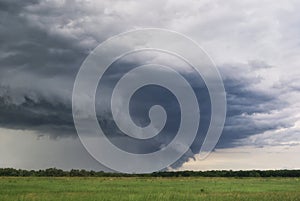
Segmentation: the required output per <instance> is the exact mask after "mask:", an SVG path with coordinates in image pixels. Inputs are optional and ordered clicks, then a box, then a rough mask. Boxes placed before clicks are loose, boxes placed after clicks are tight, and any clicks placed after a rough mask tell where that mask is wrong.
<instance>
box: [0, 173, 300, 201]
mask: <svg viewBox="0 0 300 201" xmlns="http://www.w3.org/2000/svg"><path fill="white" fill-rule="evenodd" d="M0 200H1V201H6V200H9V201H25V200H36V201H49V200H61V201H68V200H72V201H73V200H75V201H76V200H78V201H85V200H116V201H121V200H142V201H146V200H171V201H176V200H180V201H182V200H221V201H222V200H232V201H239V200H256V201H264V200H270V201H275V200H278V201H283V200H299V201H300V178H207V177H206V178H203V177H189V178H187V177H182V178H180V177H177V178H159V177H149V178H142V177H130V178H126V177H0Z"/></svg>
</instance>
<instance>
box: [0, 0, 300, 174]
mask: <svg viewBox="0 0 300 201" xmlns="http://www.w3.org/2000/svg"><path fill="white" fill-rule="evenodd" d="M299 9H300V2H299V1H297V0H294V1H293V0H284V1H277V2H276V4H275V3H274V1H271V0H269V1H268V0H266V1H261V0H251V1H250V0H249V1H247V0H246V1H238V0H229V1H226V2H224V1H221V0H219V1H217V0H216V1H214V0H213V1H210V0H200V1H199V0H187V1H180V0H174V1H172V0H168V1H153V0H143V1H137V0H136V1H108V0H107V1H105V0H101V1H96V0H95V1H93V0H77V1H75V0H74V1H71V0H51V1H50V0H44V1H42V0H41V1H39V0H24V1H21V0H20V1H16V0H0V167H14V168H27V169H38V168H48V167H58V168H64V169H72V168H87V169H95V170H107V169H106V168H105V167H103V166H102V165H101V164H99V163H98V162H96V161H95V160H94V159H92V157H91V156H89V154H88V153H87V152H86V151H85V149H84V147H83V146H82V145H81V143H80V141H79V139H78V138H77V134H76V132H75V129H74V124H73V119H72V109H71V108H72V107H71V97H72V89H73V84H74V80H75V76H76V74H77V72H78V70H79V67H80V66H81V64H82V62H83V61H84V59H85V58H86V56H87V55H88V54H89V53H90V52H91V50H93V49H94V48H95V47H96V46H97V45H99V44H100V43H101V42H103V41H104V40H105V39H107V38H109V37H111V36H113V35H116V34H119V33H121V32H124V31H128V30H132V29H137V28H146V27H147V28H148V27H155V28H164V29H170V30H174V31H178V32H180V33H183V34H185V35H186V36H188V37H190V38H192V39H193V40H195V41H196V42H197V43H198V44H199V45H200V46H201V47H202V48H203V49H204V50H205V51H206V52H207V53H208V54H209V55H210V57H211V58H212V59H213V61H214V62H215V64H216V66H217V68H218V69H219V71H220V74H221V76H222V78H223V81H224V86H225V90H226V93H227V101H228V102H227V119H226V123H225V128H224V131H223V134H222V136H221V138H220V140H219V143H218V145H217V147H216V150H215V152H214V153H212V154H211V155H210V156H209V157H208V158H207V159H206V160H204V161H203V160H199V159H197V154H198V153H197V151H199V150H198V148H199V147H200V146H201V145H198V144H197V143H196V144H195V143H194V144H193V146H192V148H191V152H189V153H187V154H186V157H185V158H182V160H181V161H180V162H179V163H178V164H177V165H175V166H174V167H173V168H179V169H193V170H201V169H253V168H255V169H274V168H276V169H278V168H300V159H298V157H297V156H299V154H300V79H299V78H300V67H299V66H300V59H299V54H300V37H299V36H300V12H299ZM135 62H136V63H139V62H140V61H135ZM119 65H120V66H121V65H124V63H123V64H119ZM181 67H183V66H181ZM149 91H151V89H150V90H149ZM142 96H143V94H142ZM142 96H141V97H142ZM166 101H167V102H168V99H166V100H165V102H166ZM136 104H138V103H136ZM170 107H171V106H170ZM138 117H139V115H138V114H137V116H136V118H138ZM175 121H176V120H175ZM171 123H172V122H171ZM112 130H113V129H112ZM170 131H172V128H171V129H170ZM116 143H117V142H116ZM197 147H198V148H197Z"/></svg>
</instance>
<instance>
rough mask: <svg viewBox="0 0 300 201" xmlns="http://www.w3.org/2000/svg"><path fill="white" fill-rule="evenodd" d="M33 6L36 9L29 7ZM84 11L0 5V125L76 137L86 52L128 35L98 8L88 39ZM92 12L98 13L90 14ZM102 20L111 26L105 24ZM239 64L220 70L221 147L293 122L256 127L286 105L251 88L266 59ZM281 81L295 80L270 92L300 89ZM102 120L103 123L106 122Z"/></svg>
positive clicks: (21, 3)
mask: <svg viewBox="0 0 300 201" xmlns="http://www.w3.org/2000/svg"><path fill="white" fill-rule="evenodd" d="M34 5H36V6H38V7H39V8H40V9H36V7H32V6H34ZM87 12H88V11H84V10H81V9H80V5H78V4H73V3H72V2H69V4H65V5H63V6H56V5H55V3H53V5H52V4H51V3H49V5H48V4H46V3H44V2H43V1H36V0H30V1H9V0H5V1H3V0H2V1H0V126H1V127H4V128H12V129H25V130H33V131H37V132H38V133H43V134H47V135H49V136H52V137H53V138H56V137H57V136H77V135H76V132H75V129H74V125H73V119H72V111H71V95H72V88H73V83H74V79H75V76H76V73H77V71H78V69H79V67H80V65H81V63H82V62H83V60H84V59H85V57H86V56H87V54H88V53H89V51H90V50H91V49H93V48H94V47H96V45H97V44H98V42H97V41H101V40H103V39H104V38H106V37H108V36H110V35H113V34H115V33H118V32H120V30H126V29H125V28H124V26H125V24H126V23H124V22H126V19H127V18H125V17H126V15H125V17H123V18H124V19H123V18H122V20H125V21H122V20H121V18H120V16H117V15H114V12H113V11H110V10H109V9H105V8H103V9H102V10H101V9H100V10H99V13H101V15H100V16H98V17H97V19H98V18H99V19H98V20H99V21H96V22H97V23H98V24H97V23H95V24H97V25H98V26H96V27H97V28H94V27H93V26H90V25H89V26H87V27H86V29H87V28H89V29H99V30H100V31H95V32H91V33H86V32H85V31H86V30H85V29H84V28H82V27H83V23H80V22H81V21H80V20H81V18H82V19H86V21H89V20H90V19H89V18H88V16H87ZM197 12H198V11H197ZM91 13H92V15H95V11H93V12H91ZM103 13H104V14H103ZM105 13H106V14H105ZM102 14H103V16H102ZM84 17H86V18H84ZM103 19H105V20H107V21H109V22H112V23H111V24H109V23H108V24H107V23H106V21H104V20H103ZM151 19H152V16H151ZM159 19H160V18H159ZM101 20H103V21H101ZM110 20H111V21H110ZM157 21H158V20H157ZM104 22H105V23H104ZM76 23H77V24H76ZM117 23H118V24H117ZM137 23H141V22H139V21H138V22H137ZM74 24H75V25H74ZM112 24H116V26H111V25H112ZM133 24H134V23H133ZM142 24H143V23H142ZM100 25H101V26H100ZM150 25H152V21H151V23H150ZM120 27H121V28H120ZM122 27H123V28H124V29H122ZM129 27H131V26H129ZM226 27H227V26H226ZM207 30H210V29H207ZM112 33H113V34H112ZM210 35H211V34H210ZM236 66H239V64H236V65H224V66H220V69H223V71H222V72H221V74H222V76H223V78H224V84H225V89H226V92H227V101H228V108H227V112H228V113H227V121H226V125H225V129H224V132H223V135H222V137H221V139H220V141H219V143H218V147H219V148H224V147H233V146H236V144H235V143H236V141H237V140H240V139H245V138H247V137H249V136H252V135H255V134H259V133H263V132H264V131H269V130H275V129H277V128H281V127H283V128H284V127H289V126H291V124H292V123H289V122H287V121H281V119H278V120H277V121H269V120H268V119H266V120H265V121H264V120H260V121H257V120H256V119H255V118H253V116H255V115H257V114H267V113H270V112H271V111H273V110H275V109H277V110H280V109H282V108H284V107H286V103H285V102H283V101H281V100H279V99H278V97H277V96H278V94H271V93H268V92H266V91H262V90H258V89H257V88H256V87H255V86H254V84H257V83H259V82H260V81H261V78H260V77H255V76H254V75H253V74H252V73H253V71H255V70H257V69H263V68H271V67H272V65H269V64H267V63H265V62H264V61H251V62H249V64H247V65H246V69H250V70H244V69H242V70H241V69H237V70H230V69H235V67H236ZM228 69H229V70H228ZM286 83H296V81H295V82H293V80H292V81H290V80H288V81H286V82H284V83H282V84H280V86H279V85H278V86H275V88H276V87H277V88H280V89H282V88H284V89H285V90H286V92H289V91H291V90H292V91H296V90H298V91H299V85H297V84H294V85H293V84H288V85H286V86H285V84H286ZM283 86H285V87H283ZM143 103H144V102H143V101H142V102H141V103H136V104H137V105H139V104H143ZM147 104H148V103H147ZM204 117H205V114H204ZM135 119H136V117H135ZM103 120H106V119H105V117H103ZM107 120H108V121H110V120H111V119H107ZM136 121H137V120H136ZM141 122H143V120H141ZM201 142H202V140H199V141H198V143H196V144H193V146H192V147H191V150H189V152H188V153H186V155H184V156H183V157H182V158H181V160H180V161H179V162H178V163H177V164H176V165H175V166H177V165H179V166H180V165H181V164H182V163H183V162H185V161H187V160H188V159H189V158H191V157H193V155H194V154H196V153H197V151H199V147H200V146H199V144H200V145H201Z"/></svg>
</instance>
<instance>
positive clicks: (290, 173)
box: [0, 168, 300, 177]
mask: <svg viewBox="0 0 300 201" xmlns="http://www.w3.org/2000/svg"><path fill="white" fill-rule="evenodd" d="M0 176H11V177H300V170H247V171H242V170H241V171H232V170H212V171H178V172H154V173H150V174H124V173H109V172H103V171H100V172H96V171H93V170H91V171H88V170H74V169H72V170H70V171H64V170H61V169H57V168H49V169H45V170H21V169H13V168H0Z"/></svg>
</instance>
